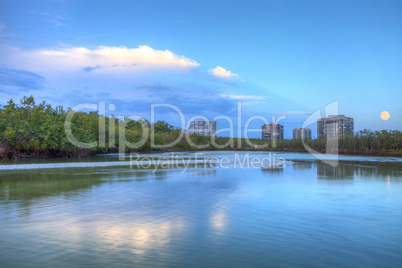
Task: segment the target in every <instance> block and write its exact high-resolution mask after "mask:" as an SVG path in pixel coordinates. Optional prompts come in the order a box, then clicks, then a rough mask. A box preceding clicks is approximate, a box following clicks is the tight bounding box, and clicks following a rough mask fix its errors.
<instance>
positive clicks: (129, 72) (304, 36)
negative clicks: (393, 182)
mask: <svg viewBox="0 0 402 268" xmlns="http://www.w3.org/2000/svg"><path fill="white" fill-rule="evenodd" d="M0 39H1V41H0V104H2V105H4V104H5V103H6V102H7V101H8V100H9V99H10V98H13V99H14V100H18V99H20V98H21V97H22V96H24V95H31V94H32V95H34V96H35V98H36V99H38V100H46V101H48V102H50V103H52V104H55V105H56V104H57V105H64V106H65V107H73V106H75V105H77V104H80V103H83V102H92V103H97V102H99V101H105V102H106V104H111V103H113V104H115V106H116V110H115V111H113V114H116V115H124V116H130V115H132V114H136V115H139V116H143V117H145V118H147V119H150V111H151V109H150V105H151V104H152V103H169V104H172V105H175V106H177V107H178V108H179V109H181V110H182V111H183V113H184V114H185V116H186V118H187V119H189V118H190V117H192V116H194V115H203V116H206V117H207V118H208V119H211V120H212V119H213V117H214V116H218V115H227V116H229V117H233V118H235V117H236V109H237V102H238V101H241V102H242V110H243V118H244V119H243V124H244V122H245V120H246V119H247V118H249V117H250V116H252V115H261V116H264V117H266V118H268V120H269V121H271V120H272V116H275V117H276V118H278V117H279V116H281V115H285V116H286V119H284V120H282V121H281V123H282V124H284V125H285V137H291V129H292V128H293V127H301V126H302V123H303V121H304V120H305V119H306V118H307V117H308V116H309V115H310V114H312V113H313V112H315V111H316V110H318V109H321V110H323V109H324V107H325V106H326V105H327V104H329V103H331V102H333V101H339V114H344V115H347V116H351V117H354V118H355V130H357V131H358V130H361V129H364V128H368V129H373V130H375V129H399V130H401V129H402V105H401V100H402V73H401V71H402V1H397V0H395V1H390V0H383V1H370V0H362V1H354V0H349V1H342V0H337V1H326V0H320V1H296V0H293V1H286V0H284V1H278V0H275V1H103V0H98V1H82V0H68V1H67V0H55V1H45V0H43V1H38V0H33V1H21V0H14V1H7V0H0ZM166 111H168V109H166V110H165V111H164V113H162V110H160V112H159V113H158V114H157V116H156V120H158V119H161V120H165V121H168V122H169V123H173V124H175V125H178V121H177V120H178V116H177V114H176V113H175V112H173V111H172V110H171V111H170V112H166ZM382 111H389V113H390V115H391V117H390V119H389V120H387V121H384V120H381V118H380V113H381V112H382ZM235 124H236V123H235ZM253 124H254V125H255V126H260V125H261V124H262V122H261V121H260V122H258V121H255V122H254V123H253ZM218 128H219V125H218ZM312 128H313V129H314V127H312ZM259 135H260V134H258V133H257V134H256V136H259Z"/></svg>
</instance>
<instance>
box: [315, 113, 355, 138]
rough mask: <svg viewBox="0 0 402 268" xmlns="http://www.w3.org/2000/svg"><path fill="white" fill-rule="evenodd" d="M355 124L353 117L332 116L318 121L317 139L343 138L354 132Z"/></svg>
mask: <svg viewBox="0 0 402 268" xmlns="http://www.w3.org/2000/svg"><path fill="white" fill-rule="evenodd" d="M353 130H354V123H353V118H352V117H346V116H344V115H330V116H328V117H326V118H320V119H318V120H317V138H319V139H322V138H325V137H327V138H328V139H335V138H340V137H343V136H344V134H345V133H347V132H353Z"/></svg>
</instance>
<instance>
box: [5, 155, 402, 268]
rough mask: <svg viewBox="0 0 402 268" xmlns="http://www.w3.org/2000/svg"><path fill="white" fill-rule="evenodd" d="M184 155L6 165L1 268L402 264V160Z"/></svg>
mask: <svg viewBox="0 0 402 268" xmlns="http://www.w3.org/2000/svg"><path fill="white" fill-rule="evenodd" d="M176 156H177V157H178V158H179V159H189V160H190V159H191V161H201V162H202V159H205V158H207V157H209V158H211V157H212V158H214V161H215V162H213V163H210V164H208V165H203V164H196V163H195V162H191V164H188V165H187V166H186V165H185V164H183V165H173V166H172V165H171V166H168V165H167V166H162V165H159V164H158V163H157V162H152V165H148V168H144V167H142V166H138V165H132V166H129V165H128V163H122V162H123V161H119V160H118V155H103V156H97V157H93V158H90V159H72V160H71V159H69V160H64V159H56V160H49V159H39V160H38V159H33V160H23V161H20V160H19V161H17V162H15V161H5V162H4V161H3V162H1V163H0V267H401V264H402V159H401V158H390V157H354V156H340V158H339V160H340V161H339V162H338V164H337V165H335V164H333V162H328V163H324V162H322V161H319V160H316V159H315V158H314V157H313V156H311V155H309V154H301V153H300V154H297V153H275V154H274V156H273V154H272V153H271V154H270V153H251V154H249V155H247V153H245V152H243V153H240V157H239V155H238V156H236V155H235V153H234V152H203V154H202V155H201V154H200V155H195V154H194V152H186V153H176V154H174V155H171V154H168V153H165V154H152V155H142V159H141V161H142V160H147V159H146V158H147V157H152V159H158V158H160V157H165V158H169V157H171V158H173V159H174V157H176ZM246 156H247V157H249V159H262V158H267V157H275V158H278V159H286V161H285V165H284V167H283V168H279V169H272V170H265V169H261V167H259V166H258V165H257V166H256V167H255V166H252V165H251V166H250V165H249V166H247V165H243V166H238V165H237V166H236V162H235V161H234V160H235V159H236V157H239V158H240V159H245V157H246ZM224 158H227V159H229V161H227V162H225V163H227V164H225V165H220V164H217V162H219V160H221V159H224ZM217 160H218V161H217ZM247 161H249V160H247ZM119 162H120V163H122V164H110V165H109V164H108V163H119ZM257 162H258V161H257ZM74 163H76V164H74ZM99 163H100V164H99ZM144 163H145V162H144Z"/></svg>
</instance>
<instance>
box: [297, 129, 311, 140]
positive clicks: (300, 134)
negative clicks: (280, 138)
mask: <svg viewBox="0 0 402 268" xmlns="http://www.w3.org/2000/svg"><path fill="white" fill-rule="evenodd" d="M293 139H311V129H309V128H294V129H293Z"/></svg>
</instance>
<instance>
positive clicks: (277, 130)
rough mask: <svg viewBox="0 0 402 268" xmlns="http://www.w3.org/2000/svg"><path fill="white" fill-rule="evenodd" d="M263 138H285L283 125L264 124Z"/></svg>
mask: <svg viewBox="0 0 402 268" xmlns="http://www.w3.org/2000/svg"><path fill="white" fill-rule="evenodd" d="M262 138H263V139H265V140H283V126H282V125H280V124H274V123H271V124H265V125H262Z"/></svg>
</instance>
